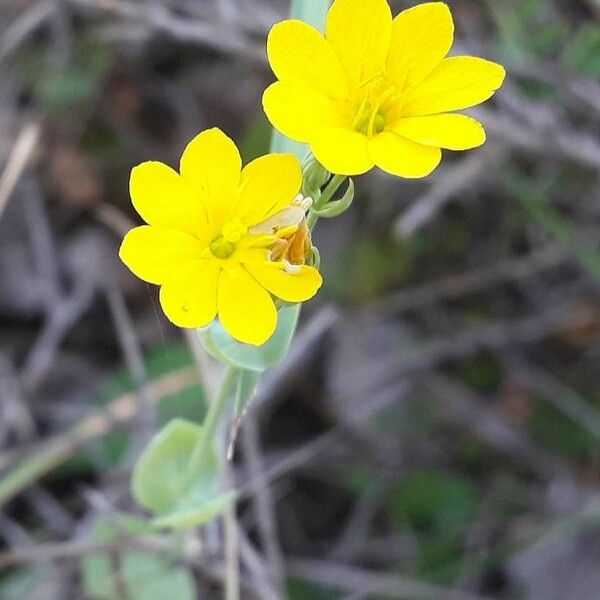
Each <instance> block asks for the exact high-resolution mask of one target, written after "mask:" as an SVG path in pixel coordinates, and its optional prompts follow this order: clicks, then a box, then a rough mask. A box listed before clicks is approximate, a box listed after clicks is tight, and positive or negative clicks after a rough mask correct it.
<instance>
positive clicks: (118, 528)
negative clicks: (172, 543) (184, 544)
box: [82, 515, 196, 600]
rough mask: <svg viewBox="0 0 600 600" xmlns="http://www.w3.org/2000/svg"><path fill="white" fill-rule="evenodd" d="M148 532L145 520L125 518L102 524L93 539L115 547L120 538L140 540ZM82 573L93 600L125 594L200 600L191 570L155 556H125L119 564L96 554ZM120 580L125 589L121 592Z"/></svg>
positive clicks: (132, 598)
mask: <svg viewBox="0 0 600 600" xmlns="http://www.w3.org/2000/svg"><path fill="white" fill-rule="evenodd" d="M148 530H149V527H148V524H147V523H146V522H145V521H143V520H142V519H139V518H138V517H133V516H129V515H123V516H117V518H116V519H111V521H110V522H108V521H103V522H100V523H99V524H98V525H97V526H96V528H95V530H94V532H93V534H92V536H93V539H94V540H95V541H97V542H103V543H111V542H113V541H116V540H118V538H119V535H122V534H131V535H132V536H136V535H139V534H142V533H146V532H148ZM175 550H176V548H174V551H175ZM116 570H118V572H115V571H116ZM82 571H83V585H84V588H85V594H86V598H88V597H89V598H91V599H93V600H121V598H122V597H123V596H122V593H123V592H124V593H126V594H127V598H128V599H129V600H162V598H168V597H173V598H177V599H178V600H193V599H194V598H196V590H195V586H194V580H193V578H192V576H191V574H190V572H189V571H188V569H185V568H182V567H178V566H177V565H175V564H173V563H172V561H170V560H168V559H166V558H163V557H160V556H157V555H155V554H151V553H146V552H141V551H137V550H136V551H133V550H132V551H127V552H122V553H120V555H119V556H118V558H117V560H116V561H113V560H112V559H111V558H110V557H109V556H108V555H106V554H105V553H102V554H100V553H99V554H92V555H90V556H88V557H86V558H85V560H84V561H83V563H82ZM117 577H119V579H120V581H121V585H122V586H123V587H124V589H119V586H118V585H117Z"/></svg>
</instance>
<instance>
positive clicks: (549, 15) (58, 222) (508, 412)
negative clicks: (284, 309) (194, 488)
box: [0, 0, 600, 600]
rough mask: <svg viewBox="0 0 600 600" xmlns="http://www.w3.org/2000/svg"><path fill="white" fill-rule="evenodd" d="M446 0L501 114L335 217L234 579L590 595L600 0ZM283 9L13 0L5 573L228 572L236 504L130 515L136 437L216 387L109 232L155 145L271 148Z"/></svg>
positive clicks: (248, 503) (257, 454) (1, 529)
mask: <svg viewBox="0 0 600 600" xmlns="http://www.w3.org/2000/svg"><path fill="white" fill-rule="evenodd" d="M314 1H320V0H314ZM392 4H393V8H394V12H397V11H398V10H400V9H401V8H406V7H408V6H410V5H412V4H413V2H412V1H408V2H398V1H396V2H392ZM449 4H450V7H451V9H452V11H453V14H454V17H455V21H456V26H457V41H456V45H455V47H454V50H453V53H454V54H475V55H478V56H484V57H488V58H491V59H493V60H497V61H500V62H502V63H503V64H504V65H505V66H506V67H507V70H508V73H509V76H508V79H507V82H506V84H505V86H504V88H503V89H502V91H501V93H499V94H498V95H497V96H496V98H495V100H494V101H493V102H490V103H487V104H486V105H484V107H483V108H480V109H477V110H473V111H471V114H473V115H474V116H476V117H477V118H479V119H480V120H481V121H483V123H484V124H485V125H486V128H487V131H488V138H489V141H488V143H487V144H486V146H484V147H483V148H482V149H478V150H475V151H470V152H468V153H465V154H461V153H451V152H447V153H446V155H445V159H444V162H443V165H442V167H440V168H439V169H438V170H437V171H436V172H435V174H434V175H433V176H431V177H429V178H427V179H426V180H422V181H403V180H399V179H395V178H391V177H388V176H386V175H384V174H383V173H381V172H373V173H371V174H369V175H368V176H364V177H361V178H360V179H359V180H358V181H357V197H356V200H355V203H354V206H353V208H352V210H351V211H349V212H348V213H346V214H345V215H344V216H343V217H342V218H339V219H336V220H334V221H328V222H325V221H321V222H320V223H319V227H318V228H317V233H316V243H317V245H318V246H319V248H320V251H321V255H322V257H323V270H324V274H325V278H326V284H325V288H324V290H323V292H322V293H321V294H320V295H319V296H318V298H317V299H316V300H314V301H312V302H311V303H310V304H309V305H307V306H306V307H305V310H304V311H303V318H302V322H301V327H300V330H299V334H298V336H297V339H296V342H295V344H294V346H293V347H292V350H291V352H290V354H289V356H288V357H287V358H286V359H285V360H284V361H283V363H281V364H280V365H279V366H278V367H277V368H276V369H274V370H273V371H272V372H271V373H269V375H268V376H267V377H266V378H265V380H264V381H263V383H262V385H261V387H260V389H259V391H258V394H257V396H256V398H255V399H254V400H253V402H252V405H251V407H250V409H249V411H248V413H247V415H246V417H245V419H244V420H243V423H242V425H241V428H240V431H239V435H238V438H237V441H236V447H235V448H236V449H235V456H234V461H233V467H232V470H233V476H234V478H235V482H236V485H237V486H238V487H239V488H240V489H241V490H242V500H241V502H240V504H239V506H238V512H237V516H238V525H239V537H240V547H241V578H242V597H243V598H244V599H246V598H247V599H254V598H257V599H277V598H290V599H292V600H313V599H314V600H329V599H337V598H345V599H353V600H356V599H379V598H394V599H403V600H414V599H438V598H440V599H445V598H449V599H453V600H474V599H477V598H479V599H483V598H488V599H491V598H499V599H502V598H507V599H508V598H510V599H512V598H515V599H527V598H531V599H534V600H537V599H539V600H554V599H568V600H597V599H598V598H600V591H599V590H600V478H599V475H600V470H599V469H600V443H599V442H600V368H599V364H600V305H599V303H598V299H599V289H600V287H599V283H600V246H599V243H598V242H599V235H598V231H599V225H600V177H599V174H600V2H599V1H598V0H502V1H501V2H499V1H496V0H456V1H455V0H451V1H450V2H449ZM287 10H288V2H286V1H285V0H146V1H131V0H39V1H33V0H0V81H1V83H0V598H1V599H2V600H15V599H19V600H23V599H27V600H29V599H31V600H37V599H40V600H63V599H64V600H71V599H80V598H86V599H92V600H121V599H128V600H162V599H169V598H173V599H175V598H177V599H178V600H193V599H195V598H221V597H222V592H221V581H222V579H223V573H224V558H223V548H222V546H221V542H220V540H221V537H220V535H219V531H218V529H217V528H215V527H212V528H208V530H207V531H204V532H203V533H202V535H199V534H198V532H191V533H189V534H187V535H184V536H171V535H169V534H165V535H161V536H155V537H153V538H143V539H142V538H136V535H135V534H136V532H137V531H140V529H141V528H143V525H142V524H141V521H140V520H139V517H140V516H142V513H141V511H140V510H139V509H138V508H137V507H136V506H135V505H134V503H133V501H132V499H131V496H130V492H129V478H130V474H131V468H132V465H133V464H134V462H135V460H136V458H137V457H138V456H139V454H140V452H141V450H142V449H143V447H144V446H145V444H146V443H147V442H148V440H149V439H150V437H151V436H152V434H153V433H154V432H155V431H157V430H158V428H159V427H160V426H161V425H163V424H164V423H166V422H167V421H168V420H170V419H171V418H173V417H174V416H176V415H182V416H185V417H186V418H189V419H196V420H201V418H202V415H203V412H204V396H203V390H202V386H201V385H200V379H199V376H198V370H197V366H196V360H195V356H196V353H197V352H198V347H197V343H196V342H195V340H194V338H193V336H187V337H186V334H185V333H184V332H182V331H180V330H178V329H176V328H174V327H173V326H171V325H170V324H169V323H168V322H167V321H166V319H165V318H164V316H163V315H162V312H161V311H160V308H159V307H158V305H157V290H156V288H155V287H153V286H147V285H145V284H143V283H141V282H140V281H139V280H137V279H136V278H134V277H133V276H132V275H131V274H130V273H129V272H128V271H127V270H126V269H125V268H124V267H123V266H122V265H121V264H120V262H119V260H118V258H117V249H118V245H119V242H120V239H121V238H122V235H123V233H124V232H125V231H126V230H127V229H129V228H130V227H131V224H132V223H137V222H138V220H137V219H138V218H137V216H136V215H135V214H134V213H133V211H132V209H131V205H130V200H129V196H128V176H129V171H130V169H131V167H132V166H133V165H135V164H136V163H139V162H141V161H144V160H149V159H152V160H162V161H164V162H167V163H169V164H171V165H173V166H176V165H177V162H178V159H179V156H180V154H181V151H182V149H183V148H184V146H185V144H186V143H187V141H188V140H189V139H190V138H191V137H192V136H194V135H195V134H196V133H197V132H199V131H200V130H202V129H204V128H207V127H212V126H215V125H216V126H219V127H221V128H223V129H224V130H225V131H226V132H227V133H228V134H229V135H231V136H232V137H234V138H235V139H237V140H238V141H239V142H240V143H241V148H242V152H243V155H244V158H245V160H246V161H247V160H250V159H252V158H254V157H256V156H258V155H260V154H262V153H264V152H266V151H267V149H268V144H269V137H270V130H269V127H268V125H267V122H266V121H265V118H264V116H263V115H262V112H261V105H260V97H261V93H262V90H263V89H264V88H265V86H266V85H267V84H268V83H269V82H270V81H271V80H272V75H271V74H270V71H269V69H268V66H267V64H266V60H265V51H264V42H265V36H266V33H267V31H268V29H269V27H270V26H271V25H272V24H273V23H274V22H276V21H278V20H281V19H282V18H284V16H285V15H286V13H287ZM123 513H127V514H129V515H134V516H130V517H128V518H126V519H122V518H119V515H121V514H123ZM135 515H137V516H135Z"/></svg>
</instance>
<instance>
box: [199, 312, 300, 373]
mask: <svg viewBox="0 0 600 600" xmlns="http://www.w3.org/2000/svg"><path fill="white" fill-rule="evenodd" d="M300 307H301V305H300V304H292V305H286V306H283V307H282V308H280V309H279V316H278V320H277V329H276V330H275V333H274V334H273V335H272V337H271V338H270V339H269V340H268V341H267V342H266V343H265V344H263V345H262V346H251V345H249V344H243V343H241V342H238V341H237V340H234V339H233V338H232V337H231V336H230V335H229V334H228V333H227V331H226V330H225V329H224V327H223V326H222V325H221V324H220V323H219V321H218V320H216V321H214V322H213V323H212V324H211V325H209V326H208V327H205V328H203V329H198V330H197V331H198V336H199V338H200V341H201V342H202V344H203V346H204V348H205V349H206V351H207V352H208V353H209V354H211V355H212V356H213V357H214V358H216V359H217V360H220V361H221V362H224V363H227V364H230V365H233V366H235V367H239V368H241V369H247V370H250V371H256V372H262V371H264V370H266V369H268V368H269V367H272V366H273V365H275V364H277V363H278V362H279V361H280V360H281V359H282V358H283V357H284V356H285V355H286V354H287V351H288V348H289V346H290V343H291V341H292V339H293V337H294V333H295V331H296V325H297V324H298V317H299V315H300Z"/></svg>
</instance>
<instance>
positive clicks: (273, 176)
mask: <svg viewBox="0 0 600 600" xmlns="http://www.w3.org/2000/svg"><path fill="white" fill-rule="evenodd" d="M301 185H302V167H301V166H300V161H299V160H298V159H297V158H296V156H294V155H293V154H267V155H266V156H261V157H260V158H257V159H256V160H253V161H252V162H251V163H249V164H247V165H246V166H245V167H244V170H243V171H242V177H241V180H240V190H239V200H238V204H237V205H236V207H235V210H234V212H233V216H234V217H236V218H238V219H240V221H242V223H244V224H245V225H247V226H252V225H256V224H257V223H260V222H262V221H265V220H266V219H268V218H269V217H270V216H271V215H273V214H275V213H277V212H279V211H280V210H283V209H284V208H286V207H287V206H289V205H290V204H292V202H293V201H294V199H295V198H296V196H297V195H298V192H299V191H300V186H301Z"/></svg>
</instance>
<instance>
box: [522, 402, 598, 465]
mask: <svg viewBox="0 0 600 600" xmlns="http://www.w3.org/2000/svg"><path fill="white" fill-rule="evenodd" d="M527 429H528V430H529V433H530V435H531V437H532V438H533V439H534V440H536V441H537V442H538V443H539V444H541V445H543V446H546V447H547V448H550V449H551V450H553V451H554V452H556V453H557V454H558V455H560V456H564V457H566V458H568V459H571V460H579V461H585V460H586V459H589V457H590V455H592V454H593V453H597V452H598V450H599V449H600V445H599V444H598V441H597V440H596V438H594V437H593V436H592V435H591V434H590V433H588V432H587V431H585V430H583V429H581V427H580V426H579V425H577V424H575V423H573V421H571V420H570V419H566V418H565V416H564V414H563V413H561V412H559V411H558V410H556V409H555V408H554V407H553V406H551V405H550V404H548V403H547V402H539V403H537V405H536V408H535V410H534V411H533V413H532V415H531V418H530V420H529V422H528V424H527Z"/></svg>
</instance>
